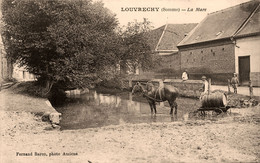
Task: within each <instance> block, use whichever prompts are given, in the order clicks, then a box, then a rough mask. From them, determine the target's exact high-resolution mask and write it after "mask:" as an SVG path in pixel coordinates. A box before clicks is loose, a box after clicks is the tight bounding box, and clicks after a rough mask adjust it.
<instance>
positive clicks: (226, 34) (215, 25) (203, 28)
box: [178, 0, 259, 46]
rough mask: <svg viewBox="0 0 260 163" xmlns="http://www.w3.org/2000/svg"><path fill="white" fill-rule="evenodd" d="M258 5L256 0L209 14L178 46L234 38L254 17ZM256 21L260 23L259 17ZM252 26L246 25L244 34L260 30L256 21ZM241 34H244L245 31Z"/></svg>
mask: <svg viewBox="0 0 260 163" xmlns="http://www.w3.org/2000/svg"><path fill="white" fill-rule="evenodd" d="M258 5H259V0H254V1H249V2H246V3H242V4H240V5H237V6H233V7H230V8H227V9H224V10H220V11H217V12H213V13H210V14H208V15H207V16H206V18H205V19H204V20H202V21H201V22H200V23H199V24H198V25H197V26H196V28H194V29H193V30H192V31H191V32H190V33H189V36H188V37H186V38H184V39H183V40H182V41H181V42H180V43H179V44H178V46H183V45H189V44H196V43H201V42H206V41H212V40H217V39H223V38H230V37H232V36H234V34H235V33H236V32H237V31H238V30H239V29H240V28H241V27H243V25H244V24H245V22H247V20H248V18H250V16H252V13H253V12H254V11H255V9H256V8H257V6H258ZM258 15H259V14H258ZM253 17H254V16H253ZM254 19H258V21H259V17H258V18H257V17H254ZM251 24H254V27H247V25H246V26H245V27H246V28H247V29H246V30H245V31H244V32H251V31H252V28H253V29H254V30H258V29H257V28H256V27H257V25H256V24H255V22H254V21H252V22H251ZM258 27H259V25H258ZM241 32H243V30H242V31H241Z"/></svg>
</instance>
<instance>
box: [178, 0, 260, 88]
mask: <svg viewBox="0 0 260 163" xmlns="http://www.w3.org/2000/svg"><path fill="white" fill-rule="evenodd" d="M259 13H260V7H259V0H255V1H249V2H246V3H242V4H240V5H237V6H233V7H230V8H227V9H223V10H220V11H217V12H213V13H210V14H208V15H207V16H206V18H204V20H202V21H201V22H200V23H199V24H198V25H197V26H196V27H195V28H194V29H193V30H192V31H191V32H190V33H189V34H188V36H187V37H185V38H184V39H183V40H182V41H181V42H180V43H179V44H178V49H179V51H180V55H181V69H182V70H184V69H187V70H188V72H189V73H190V77H191V78H193V79H199V78H200V77H201V75H207V76H208V77H210V78H212V82H215V83H227V79H230V78H231V77H232V75H233V73H238V76H239V80H240V83H241V84H243V85H247V84H248V81H249V80H251V81H252V84H253V86H260V83H259V82H260V80H259V79H260V66H259V61H260V48H259V46H260V24H259V19H260V14H259Z"/></svg>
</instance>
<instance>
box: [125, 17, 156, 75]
mask: <svg viewBox="0 0 260 163" xmlns="http://www.w3.org/2000/svg"><path fill="white" fill-rule="evenodd" d="M151 29H152V26H151V22H150V21H148V20H147V19H145V18H144V20H143V22H137V21H136V20H135V21H134V22H129V23H128V25H127V26H126V27H124V28H123V29H121V33H120V34H121V37H122V47H123V48H122V50H121V55H120V61H121V66H123V67H124V66H128V67H131V68H132V69H133V70H135V69H136V68H138V67H141V68H142V69H143V70H147V69H151V68H153V66H154V64H153V63H154V60H155V56H153V55H151V54H152V49H151V47H150V46H149V44H148V40H147V39H146V37H145V34H146V33H147V32H149V31H150V30H151Z"/></svg>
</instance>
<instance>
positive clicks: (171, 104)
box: [168, 100, 173, 114]
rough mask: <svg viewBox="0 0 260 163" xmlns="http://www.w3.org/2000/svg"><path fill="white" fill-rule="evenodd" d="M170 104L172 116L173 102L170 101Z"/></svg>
mask: <svg viewBox="0 0 260 163" xmlns="http://www.w3.org/2000/svg"><path fill="white" fill-rule="evenodd" d="M168 103H169V105H170V107H171V111H170V114H172V112H173V102H172V101H170V100H169V101H168Z"/></svg>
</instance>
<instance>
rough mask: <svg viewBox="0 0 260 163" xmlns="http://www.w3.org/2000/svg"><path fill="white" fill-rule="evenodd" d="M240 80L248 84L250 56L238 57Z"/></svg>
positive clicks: (241, 82)
mask: <svg viewBox="0 0 260 163" xmlns="http://www.w3.org/2000/svg"><path fill="white" fill-rule="evenodd" d="M238 66H239V67H238V69H239V82H240V84H242V85H247V84H248V82H249V80H250V56H245V57H239V58H238Z"/></svg>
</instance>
